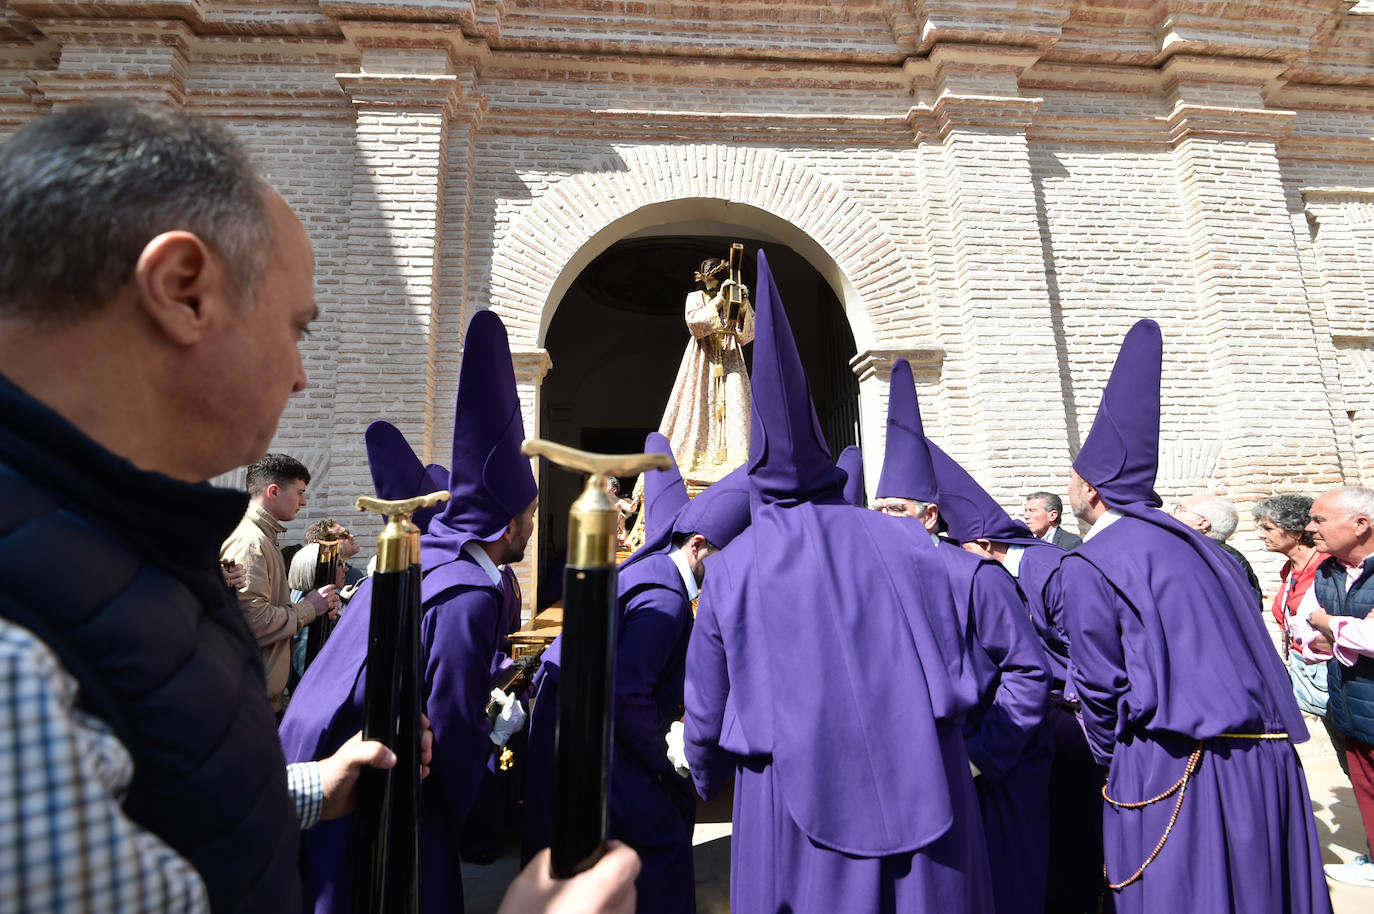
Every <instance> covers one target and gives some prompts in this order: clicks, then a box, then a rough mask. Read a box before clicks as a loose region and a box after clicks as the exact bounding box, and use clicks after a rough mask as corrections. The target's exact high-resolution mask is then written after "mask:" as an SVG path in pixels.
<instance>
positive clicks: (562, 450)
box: [520, 438, 673, 568]
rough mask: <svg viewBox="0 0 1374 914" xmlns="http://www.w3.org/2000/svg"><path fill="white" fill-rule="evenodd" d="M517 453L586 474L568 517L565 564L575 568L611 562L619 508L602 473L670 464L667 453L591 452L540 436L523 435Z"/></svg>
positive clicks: (620, 473)
mask: <svg viewBox="0 0 1374 914" xmlns="http://www.w3.org/2000/svg"><path fill="white" fill-rule="evenodd" d="M520 453H522V454H524V455H525V456H526V457H543V458H545V459H546V460H548V461H549V462H550V463H554V464H557V465H558V466H561V467H563V468H564V469H567V470H578V471H581V472H583V473H586V474H588V475H587V484H586V486H584V487H583V489H582V494H581V495H579V496H578V497H577V501H575V502H573V506H572V509H571V511H570V513H569V517H568V530H569V537H568V565H570V566H572V567H575V568H595V567H600V566H605V565H614V564H615V546H616V521H617V519H618V518H619V516H620V512H619V511H618V510H617V509H616V506H615V505H614V504H612V502H611V499H610V498H609V497H608V496H607V495H606V477H607V476H630V475H638V474H640V473H643V472H644V471H646V470H666V469H669V468H670V467H672V465H673V464H672V458H670V457H669V456H668V455H667V454H593V453H591V452H589V451H580V450H578V449H577V448H571V447H568V446H567V445H565V444H556V443H554V442H552V441H545V440H543V439H542V438H527V439H526V440H525V442H524V443H523V444H522V445H520Z"/></svg>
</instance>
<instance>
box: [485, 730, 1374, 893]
mask: <svg viewBox="0 0 1374 914" xmlns="http://www.w3.org/2000/svg"><path fill="white" fill-rule="evenodd" d="M1309 725H1310V728H1311V730H1312V739H1311V740H1310V741H1308V742H1307V743H1304V744H1303V745H1301V746H1299V747H1298V752H1299V755H1300V756H1301V757H1302V761H1303V768H1304V770H1305V771H1306V772H1307V783H1308V788H1309V790H1310V791H1311V794H1312V806H1313V810H1314V812H1315V814H1316V819H1317V834H1318V836H1319V837H1320V838H1321V841H1322V847H1323V848H1324V856H1325V861H1326V862H1327V863H1338V862H1344V861H1346V860H1349V859H1351V858H1352V857H1354V856H1355V855H1356V854H1359V853H1363V852H1364V849H1365V848H1364V832H1363V830H1362V828H1361V824H1360V813H1359V810H1358V809H1357V808H1356V806H1355V798H1354V795H1353V794H1352V792H1351V789H1350V782H1349V781H1348V780H1346V777H1345V775H1344V774H1343V773H1342V772H1341V768H1340V765H1339V764H1337V762H1336V756H1335V753H1334V752H1333V751H1332V749H1331V744H1330V742H1329V741H1328V740H1327V738H1326V732H1325V731H1324V730H1323V729H1322V727H1321V724H1319V723H1317V722H1316V719H1315V718H1311V719H1309ZM730 803H731V798H730V796H729V794H728V792H727V793H726V794H724V795H722V796H721V797H718V798H717V799H716V800H715V801H714V802H712V803H709V804H708V803H703V804H700V805H699V807H698V815H697V830H696V837H695V839H694V843H695V845H696V870H697V908H698V911H699V914H728V912H729V910H730ZM517 858H518V852H517V851H516V850H515V849H514V848H512V849H511V850H510V852H509V853H507V854H506V855H505V856H504V857H503V858H502V859H501V860H498V861H497V862H496V863H493V864H492V865H491V866H472V865H467V864H465V865H464V866H463V887H464V894H465V896H466V902H467V905H466V907H467V911H468V912H469V914H494V912H495V911H496V909H497V908H498V907H499V906H500V902H501V895H502V893H503V892H504V891H505V887H506V885H507V884H508V883H509V882H510V880H511V879H513V878H515V873H516V871H517V862H518V859H517ZM1330 887H1331V902H1332V906H1333V907H1334V908H1335V914H1369V912H1370V911H1374V888H1356V887H1354V886H1347V885H1341V884H1339V883H1334V882H1333V883H1330Z"/></svg>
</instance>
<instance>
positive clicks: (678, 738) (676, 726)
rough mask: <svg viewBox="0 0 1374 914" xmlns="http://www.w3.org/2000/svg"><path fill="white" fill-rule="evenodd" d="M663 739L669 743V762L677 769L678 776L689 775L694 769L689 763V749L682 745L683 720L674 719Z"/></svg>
mask: <svg viewBox="0 0 1374 914" xmlns="http://www.w3.org/2000/svg"><path fill="white" fill-rule="evenodd" d="M663 741H664V742H666V743H667V744H668V762H669V763H670V764H671V765H672V766H673V768H674V770H676V771H677V775H678V777H681V778H685V777H687V776H689V775H690V774H691V773H692V769H691V767H690V766H689V765H688V764H687V750H686V748H685V747H684V746H683V745H682V721H680V720H675V721H673V723H672V725H671V726H670V727H668V733H667V735H666V736H664V737H663Z"/></svg>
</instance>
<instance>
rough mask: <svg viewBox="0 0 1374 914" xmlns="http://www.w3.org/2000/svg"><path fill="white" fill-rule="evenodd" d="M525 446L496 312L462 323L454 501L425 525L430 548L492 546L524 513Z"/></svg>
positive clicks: (527, 485) (528, 495)
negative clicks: (472, 544) (465, 328)
mask: <svg viewBox="0 0 1374 914" xmlns="http://www.w3.org/2000/svg"><path fill="white" fill-rule="evenodd" d="M524 439H525V422H524V419H523V418H522V417H521V415H520V398H519V397H518V396H517V395H516V391H515V368H514V366H513V365H512V364H511V357H510V343H509V341H508V340H507V338H506V328H505V325H504V324H502V323H501V319H500V318H499V317H497V316H496V314H495V313H494V312H492V311H478V312H477V313H476V314H475V315H473V318H472V322H471V323H469V324H468V332H467V336H466V338H465V340H464V344H463V365H462V369H461V370H460V372H459V375H458V400H457V406H456V407H455V413H454V418H453V464H452V466H450V467H449V479H448V490H449V493H450V494H451V495H452V498H451V499H450V500H449V502H448V503H447V504H446V505H445V506H444V510H443V512H442V513H440V514H439V516H437V517H435V518H434V519H433V520H432V521H430V524H429V535H430V538H431V542H432V543H433V544H434V545H438V544H439V543H440V542H441V541H452V542H451V545H452V547H453V550H454V551H455V552H456V550H457V549H459V548H461V547H462V545H463V544H464V543H466V542H468V541H470V540H481V541H483V542H487V543H490V542H493V541H495V540H497V539H499V538H500V536H501V534H502V533H504V532H505V530H506V527H507V526H508V525H509V524H510V522H511V520H512V519H514V518H516V517H518V516H519V515H520V514H521V513H522V512H523V511H524V510H525V509H526V508H528V507H529V504H530V502H532V501H534V499H535V496H536V495H538V493H539V488H538V486H536V485H535V482H534V473H533V471H532V470H531V469H530V462H529V459H528V458H527V457H525V456H524V455H522V454H521V453H520V443H521V442H522V441H523V440H524ZM452 557H453V556H448V557H447V558H444V559H441V560H442V561H448V560H451V559H452ZM436 559H439V557H438V556H436ZM425 564H426V566H427V567H428V565H429V562H428V561H425Z"/></svg>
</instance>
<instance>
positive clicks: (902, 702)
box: [685, 252, 992, 914]
mask: <svg viewBox="0 0 1374 914" xmlns="http://www.w3.org/2000/svg"><path fill="white" fill-rule="evenodd" d="M758 263H759V267H758V318H757V320H758V324H757V326H758V331H757V336H756V337H755V341H754V376H753V395H754V410H753V416H752V422H753V427H752V430H751V436H750V461H749V464H748V466H749V480H750V490H751V509H752V514H753V520H752V525H751V526H750V528H749V530H747V531H746V532H745V533H744V534H742V535H741V536H740V537H739V538H737V539H736V540H735V541H734V542H733V543H731V544H730V545H729V546H728V547H726V548H725V549H724V550H723V551H722V552H720V553H719V554H718V555H714V556H712V557H711V558H709V559H708V560H707V574H706V581H705V585H704V589H703V591H702V595H701V598H700V601H699V603H698V613H697V620H696V626H695V628H694V629H693V632H692V638H691V642H690V644H689V646H688V652H687V681H686V689H685V701H686V708H687V717H686V741H687V755H688V758H689V760H690V762H691V766H692V777H693V780H694V781H695V782H696V785H697V790H698V791H699V792H700V793H701V794H702V796H705V797H711V796H713V795H715V793H716V792H717V791H719V790H720V789H721V787H723V786H724V785H725V784H726V783H727V782H728V781H729V780H730V779H731V778H732V777H733V779H734V783H735V808H734V826H733V835H732V838H731V878H730V908H731V910H733V911H741V912H744V911H748V912H779V911H789V912H792V914H810V912H817V914H820V912H824V914H833V912H836V911H864V912H918V911H920V912H926V911H936V910H938V911H941V912H948V914H961V912H970V911H976V912H986V911H990V910H991V904H992V902H991V890H990V888H989V885H988V878H989V877H988V872H987V851H986V846H985V844H984V841H983V835H982V829H981V825H980V821H979V816H978V807H977V798H976V796H975V794H974V789H973V783H972V779H971V778H970V776H969V769H968V755H967V753H966V751H965V749H964V741H963V737H962V734H961V732H960V728H961V721H962V717H963V715H964V714H965V713H966V712H968V711H969V710H970V709H971V708H972V707H973V706H974V705H975V704H976V702H977V697H978V695H979V694H980V689H981V687H982V686H983V685H985V684H986V683H985V681H980V679H979V673H980V669H981V667H980V666H979V665H976V664H975V663H974V661H973V660H972V657H971V654H972V650H973V648H972V645H971V632H970V631H968V630H967V628H961V627H960V625H959V619H958V616H957V614H956V613H955V611H954V607H953V606H952V603H951V599H950V589H949V582H948V579H947V576H946V574H945V572H944V568H943V565H942V564H941V562H940V560H939V559H938V558H937V557H936V555H935V547H934V545H933V544H932V543H931V542H930V540H929V538H928V537H926V536H924V534H922V535H921V536H919V537H917V536H913V535H912V533H911V532H910V531H909V527H910V524H909V523H908V522H905V521H902V520H899V519H897V518H891V517H884V516H882V515H880V514H878V513H876V512H872V511H865V510H863V509H860V508H855V507H853V506H852V505H850V504H847V503H846V502H845V501H844V495H843V485H844V475H843V473H842V472H841V471H839V470H837V469H836V468H835V467H834V466H833V465H832V464H831V461H830V457H829V454H828V453H827V451H826V448H825V445H824V443H823V438H822V436H821V433H820V430H819V427H818V423H817V421H816V417H815V412H814V409H813V407H812V405H811V400H810V393H809V390H808V388H807V384H806V378H805V374H804V372H803V371H802V369H801V363H800V359H799V358H798V356H797V352H796V348H795V343H794V342H793V340H792V336H791V330H790V328H789V327H788V325H787V321H786V317H785V316H784V314H783V312H782V305H781V302H780V301H779V300H778V295H777V292H776V289H775V287H774V284H773V278H772V275H771V274H770V272H769V270H768V263H767V260H766V258H765V257H764V255H763V254H762V252H760V254H759V259H758ZM983 672H985V671H983Z"/></svg>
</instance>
